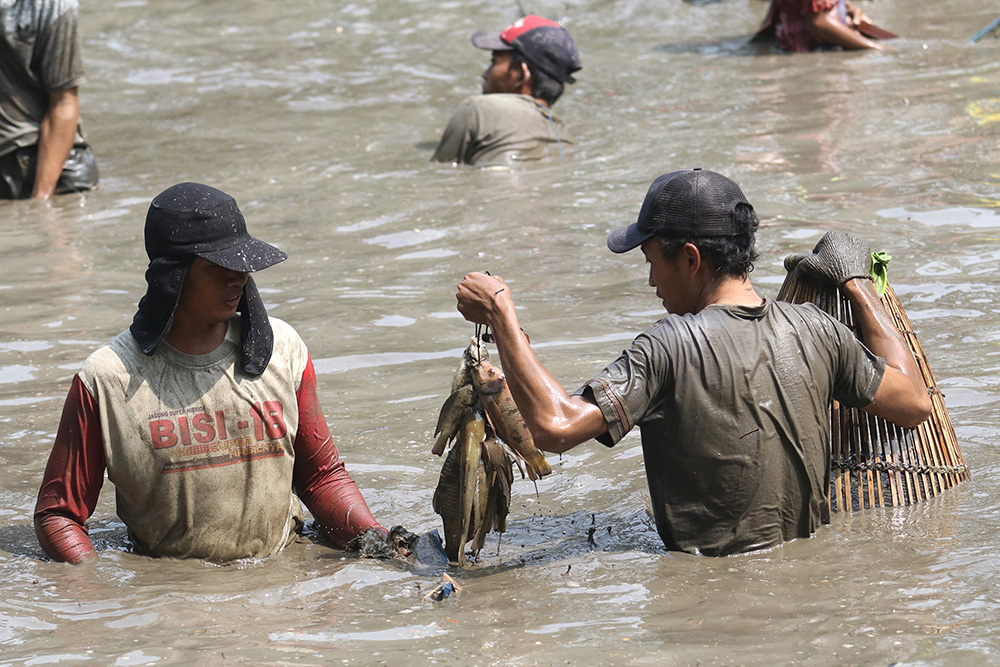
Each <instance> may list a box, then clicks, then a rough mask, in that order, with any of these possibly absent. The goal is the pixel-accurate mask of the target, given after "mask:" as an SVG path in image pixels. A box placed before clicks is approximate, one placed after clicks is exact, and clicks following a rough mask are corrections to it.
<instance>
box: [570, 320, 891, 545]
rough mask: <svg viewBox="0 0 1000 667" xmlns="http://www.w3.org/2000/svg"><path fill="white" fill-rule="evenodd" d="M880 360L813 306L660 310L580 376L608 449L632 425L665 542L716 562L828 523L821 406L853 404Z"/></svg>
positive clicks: (825, 427) (861, 398) (876, 375)
mask: <svg viewBox="0 0 1000 667" xmlns="http://www.w3.org/2000/svg"><path fill="white" fill-rule="evenodd" d="M884 371H885V361H884V360H883V359H882V358H880V357H877V356H875V355H873V354H872V353H871V352H869V351H868V349H867V348H865V347H864V346H863V345H862V344H861V343H860V342H858V340H857V339H856V338H855V337H854V335H853V333H852V332H851V331H850V330H849V329H848V328H847V327H845V326H844V325H842V324H841V323H840V322H837V321H836V320H834V319H833V318H832V317H830V316H829V315H827V314H826V313H824V312H822V311H821V310H819V309H818V308H817V307H815V306H814V305H812V304H806V305H795V304H790V303H785V302H774V301H765V303H764V304H763V305H762V306H760V307H756V308H748V307H742V306H726V305H719V306H709V307H708V308H705V309H704V310H702V311H700V312H698V313H695V314H689V315H683V316H680V315H667V316H666V317H664V318H663V319H662V320H660V321H659V322H658V323H657V324H655V325H654V326H653V327H651V328H650V329H648V330H647V331H645V332H644V333H642V334H641V335H639V336H638V337H637V338H636V339H635V340H634V341H633V342H632V344H631V346H630V347H629V348H628V349H626V350H625V351H624V352H623V353H622V356H621V357H619V358H618V359H617V360H616V361H614V362H613V363H612V364H611V365H610V366H608V367H607V368H605V369H604V371H602V372H601V373H600V374H599V375H598V376H597V377H595V378H594V379H592V380H590V381H589V382H588V383H587V384H586V385H585V386H584V387H583V388H581V389H580V390H579V392H578V393H582V392H583V391H585V390H586V389H590V390H591V391H592V392H593V395H594V397H595V399H596V401H597V404H598V406H600V408H601V411H602V412H603V414H604V416H605V418H606V419H607V422H608V433H607V434H605V435H603V436H602V437H600V438H598V439H599V440H600V441H601V442H603V443H604V444H606V445H609V446H612V445H614V444H615V443H617V442H618V441H619V440H621V439H622V438H623V437H624V436H625V434H626V433H628V432H629V431H630V430H631V429H632V427H633V426H634V425H638V426H639V427H640V431H641V434H642V450H643V458H644V460H645V466H646V477H647V481H648V483H649V492H650V496H651V498H652V504H653V514H654V517H655V519H656V525H657V530H658V531H659V533H660V537H661V538H662V539H663V542H664V544H665V545H666V547H667V548H668V549H670V550H679V551H687V552H690V553H698V554H704V555H714V556H721V555H726V554H732V553H739V552H745V551H753V550H756V549H762V548H766V547H771V546H774V545H777V544H780V543H781V542H783V541H785V540H789V539H793V538H796V537H808V536H810V535H811V534H812V533H813V532H814V531H815V530H816V528H817V527H818V526H819V525H820V524H821V523H828V522H829V516H830V506H829V498H828V492H827V490H828V488H829V475H830V451H829V418H830V417H829V407H830V402H831V401H832V400H833V399H837V400H839V401H841V402H843V403H845V404H847V405H851V406H856V407H864V406H867V405H869V404H870V403H871V402H872V400H873V399H874V396H875V391H876V390H877V389H878V386H879V383H880V382H881V380H882V375H883V373H884Z"/></svg>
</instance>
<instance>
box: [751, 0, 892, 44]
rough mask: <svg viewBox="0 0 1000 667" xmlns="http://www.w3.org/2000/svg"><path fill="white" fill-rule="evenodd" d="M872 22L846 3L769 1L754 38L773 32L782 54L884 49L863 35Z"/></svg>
mask: <svg viewBox="0 0 1000 667" xmlns="http://www.w3.org/2000/svg"><path fill="white" fill-rule="evenodd" d="M868 26H871V20H870V19H869V18H868V16H867V15H866V14H865V13H864V12H863V11H861V9H859V8H858V7H857V5H855V4H854V3H853V2H850V1H849V0H771V5H770V7H768V10H767V16H766V17H765V18H764V22H763V23H762V24H761V26H760V29H759V30H758V31H757V37H758V38H759V37H761V36H762V35H764V34H768V33H770V31H771V30H773V31H774V36H775V37H776V38H777V40H778V44H779V45H780V46H781V48H782V49H784V50H785V51H798V52H807V51H818V50H824V49H827V50H829V49H847V50H851V49H880V50H881V49H886V48H887V47H886V46H885V45H883V44H881V43H879V42H878V41H876V40H874V39H871V38H870V37H868V36H866V35H865V34H864V29H865V28H867V27H868Z"/></svg>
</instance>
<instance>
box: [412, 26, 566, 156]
mask: <svg viewBox="0 0 1000 667" xmlns="http://www.w3.org/2000/svg"><path fill="white" fill-rule="evenodd" d="M472 44H473V45H474V46H476V47H477V48H480V49H485V50H488V51H492V52H493V57H492V60H491V62H490V66H489V67H488V68H486V71H485V72H483V93H484V94H483V95H475V96H472V97H469V98H466V99H465V101H463V102H462V105H461V106H460V107H459V108H458V111H456V112H455V115H454V116H452V119H451V122H449V123H448V127H447V128H445V131H444V134H442V136H441V141H440V142H439V143H438V147H437V150H435V151H434V155H433V157H432V158H431V159H432V160H433V161H436V162H450V163H453V164H468V165H475V166H480V167H482V166H495V165H511V164H514V163H517V162H523V161H529V160H540V159H542V158H544V157H545V156H547V155H550V154H554V155H556V156H558V157H559V158H560V159H561V158H562V157H563V156H564V155H565V152H566V150H567V147H568V146H571V145H573V144H575V143H576V142H575V140H574V139H573V137H572V135H571V134H570V133H569V130H567V129H566V126H565V125H564V124H563V122H562V121H561V120H559V118H557V117H556V116H555V115H554V114H553V113H552V110H551V107H552V105H553V104H555V102H556V100H557V99H559V96H560V95H562V92H563V88H564V85H565V84H567V83H573V82H574V81H575V79H574V78H573V76H572V75H573V73H574V72H576V71H577V70H579V69H580V54H579V53H578V52H577V50H576V44H574V42H573V38H572V37H570V36H569V33H568V32H566V30H565V29H563V28H562V26H560V25H559V24H558V23H555V22H554V21H550V20H548V19H544V18H542V17H541V16H536V15H534V14H532V15H530V16H525V17H524V18H522V19H518V20H517V21H516V22H515V23H514V24H513V25H511V26H509V27H508V28H507V29H505V30H504V31H503V32H501V33H486V32H479V31H477V32H475V33H473V34H472Z"/></svg>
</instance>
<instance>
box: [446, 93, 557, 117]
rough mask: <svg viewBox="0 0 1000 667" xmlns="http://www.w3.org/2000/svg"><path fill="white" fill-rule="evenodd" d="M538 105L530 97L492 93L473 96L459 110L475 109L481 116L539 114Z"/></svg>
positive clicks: (467, 98) (464, 101)
mask: <svg viewBox="0 0 1000 667" xmlns="http://www.w3.org/2000/svg"><path fill="white" fill-rule="evenodd" d="M538 107H539V105H538V103H537V102H536V101H535V100H534V99H533V98H532V97H531V96H530V95H516V94H514V93H490V94H488V95H471V96H469V97H466V98H465V99H464V100H462V105H461V107H459V109H460V110H461V109H474V110H475V111H477V112H478V113H480V114H509V113H531V114H537V113H539V109H538Z"/></svg>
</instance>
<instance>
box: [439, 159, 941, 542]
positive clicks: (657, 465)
mask: <svg viewBox="0 0 1000 667" xmlns="http://www.w3.org/2000/svg"><path fill="white" fill-rule="evenodd" d="M757 224H758V223H757V216H756V214H755V212H754V209H753V207H752V206H751V205H750V203H749V202H747V200H746V198H745V197H744V195H743V192H742V191H741V190H740V188H739V186H737V185H736V183H734V182H733V181H731V180H730V179H728V178H726V177H725V176H722V175H720V174H717V173H714V172H711V171H702V170H700V169H690V170H684V171H676V172H671V173H669V174H664V175H663V176H660V177H659V178H657V179H656V180H655V181H653V184H652V186H651V187H650V188H649V192H648V193H647V195H646V199H645V201H644V202H643V205H642V209H641V210H640V212H639V217H638V220H637V221H636V222H635V223H633V224H631V225H629V226H627V227H624V228H621V229H618V230H616V231H614V232H612V233H611V235H610V236H609V237H608V247H609V248H610V249H611V250H612V251H613V252H616V253H623V252H627V251H629V250H632V249H634V248H637V247H639V248H641V249H642V253H643V255H644V256H645V258H646V261H647V262H648V263H649V265H650V268H649V284H650V286H651V287H655V288H656V295H657V297H659V298H660V299H661V300H662V302H663V305H664V307H665V308H666V310H667V313H668V314H667V315H666V316H665V317H664V318H663V319H661V320H660V321H659V322H657V323H656V324H654V325H653V326H652V327H650V328H649V329H648V330H646V331H645V332H643V333H642V334H640V335H639V336H638V337H637V338H636V339H635V340H634V341H633V342H632V344H631V345H630V346H629V347H628V349H626V350H625V351H624V352H623V353H622V355H621V356H620V357H619V358H618V359H617V360H615V361H614V362H612V363H611V364H610V365H609V366H608V367H607V368H605V369H604V370H603V371H602V372H601V373H600V374H598V375H597V376H596V377H595V378H594V379H592V380H590V381H589V382H587V383H586V384H585V385H584V386H583V387H582V388H581V389H579V390H578V391H577V392H576V393H575V394H573V395H568V394H567V393H566V391H565V390H564V389H563V388H562V387H561V386H560V385H559V383H558V382H556V380H555V379H554V378H553V376H552V375H551V374H550V373H549V372H548V371H547V370H546V369H545V368H544V367H543V366H542V365H541V363H540V362H539V361H538V359H537V357H535V355H534V353H533V352H532V350H531V347H530V346H529V344H528V340H527V338H526V337H525V336H524V335H523V333H522V332H521V329H520V325H519V324H518V320H517V315H516V314H515V311H514V304H513V301H512V300H511V295H510V289H509V287H508V286H507V284H506V283H505V282H504V281H503V280H502V279H500V278H497V277H494V276H487V275H485V274H481V273H474V274H469V275H468V276H466V278H465V279H464V280H463V281H462V283H461V284H460V285H459V288H458V295H457V296H458V309H459V311H460V312H461V313H462V314H463V315H464V316H465V318H466V319H468V320H470V321H472V322H476V323H479V324H487V325H489V326H490V327H492V328H493V335H494V337H495V340H496V345H497V348H498V350H499V352H500V360H501V363H502V365H503V370H504V373H505V374H506V376H507V382H508V384H509V385H510V388H511V392H512V394H513V397H514V400H515V402H516V403H517V406H518V408H519V409H520V411H521V414H522V416H523V417H524V419H525V422H526V423H527V425H528V428H529V429H530V430H531V434H532V436H534V440H535V444H536V445H537V446H538V447H539V448H540V449H543V450H547V451H551V452H564V451H566V450H568V449H570V448H572V447H575V446H576V445H578V444H580V443H582V442H585V441H586V440H589V439H591V438H596V439H597V440H598V441H600V442H601V443H603V444H605V445H607V446H613V445H615V444H616V443H617V442H619V441H620V440H621V439H622V438H623V437H624V436H625V434H627V433H628V432H629V431H630V430H631V429H632V428H633V427H634V426H636V425H638V426H639V427H640V431H641V435H642V449H643V458H644V460H645V467H646V477H647V482H648V485H649V492H650V496H651V500H652V507H653V515H654V518H655V519H656V526H657V530H658V531H659V533H660V537H661V538H662V539H663V542H664V544H665V545H666V547H667V548H668V549H670V550H680V551H687V552H690V553H696V554H703V555H714V556H722V555H727V554H733V553H740V552H746V551H753V550H757V549H763V548H767V547H772V546H775V545H777V544H780V543H782V542H783V541H785V540H790V539H793V538H797V537H809V536H810V535H811V534H812V533H813V532H814V531H815V530H816V528H817V527H818V526H819V525H820V524H822V523H826V522H828V521H829V514H830V507H829V501H828V497H827V489H828V488H829V474H830V473H829V470H830V468H829V466H830V452H829V449H828V441H829V440H828V438H829V432H828V429H829V426H828V423H827V422H828V419H829V405H830V401H831V400H833V399H836V400H839V401H841V402H843V403H845V404H848V405H852V406H857V407H860V408H863V409H865V410H867V411H868V412H871V413H873V414H876V415H878V416H881V417H884V418H886V419H889V420H891V421H894V422H896V423H898V424H900V425H903V426H913V425H916V424H918V423H919V422H921V421H923V420H924V419H926V417H927V416H928V414H929V413H930V400H929V398H928V395H927V390H926V387H925V386H924V383H923V381H922V378H921V376H920V373H919V370H918V369H917V366H916V363H915V362H914V360H913V357H912V356H911V354H910V352H909V350H908V348H907V347H906V345H905V344H904V343H903V341H902V339H901V338H900V336H899V334H898V332H897V331H896V329H895V327H894V326H893V324H892V322H891V320H890V319H889V317H888V315H887V313H886V312H885V310H884V309H883V307H882V305H881V303H880V302H879V300H878V296H877V295H876V293H875V290H874V287H873V285H872V281H871V279H870V272H871V252H870V249H869V248H868V246H867V244H865V243H864V242H863V241H861V240H859V239H858V238H857V237H853V236H850V235H848V234H846V233H843V232H830V233H828V234H826V235H825V236H824V237H823V238H822V239H821V240H820V242H819V243H818V244H817V246H816V248H815V249H814V251H813V254H811V255H805V256H799V257H791V258H789V259H788V260H786V264H787V265H788V266H789V267H790V268H791V269H794V270H801V271H806V272H808V273H809V274H810V275H812V276H813V277H814V278H817V279H819V280H821V281H823V282H825V283H827V284H832V285H837V286H839V287H840V289H841V290H842V292H843V293H844V294H845V295H846V296H847V298H848V299H850V301H851V303H852V305H853V307H854V312H855V313H856V315H857V321H856V326H857V327H858V329H859V330H860V333H861V335H862V338H863V339H864V340H865V342H866V344H867V348H866V347H865V346H864V345H862V344H861V343H859V342H858V340H857V339H856V338H855V336H854V334H852V333H851V331H850V330H848V329H847V327H845V326H843V325H842V324H840V323H839V322H837V321H836V320H834V319H833V318H831V317H830V316H828V315H826V314H825V313H823V312H822V311H820V310H819V309H818V308H816V307H815V306H814V305H812V304H807V305H793V304H790V303H784V302H779V301H769V300H767V299H764V298H762V297H761V296H760V295H758V294H757V292H756V290H755V289H754V288H753V286H752V285H751V284H750V279H749V273H750V271H751V270H752V269H753V262H754V261H755V260H756V257H757V255H756V252H755V250H754V236H755V233H756V229H757Z"/></svg>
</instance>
